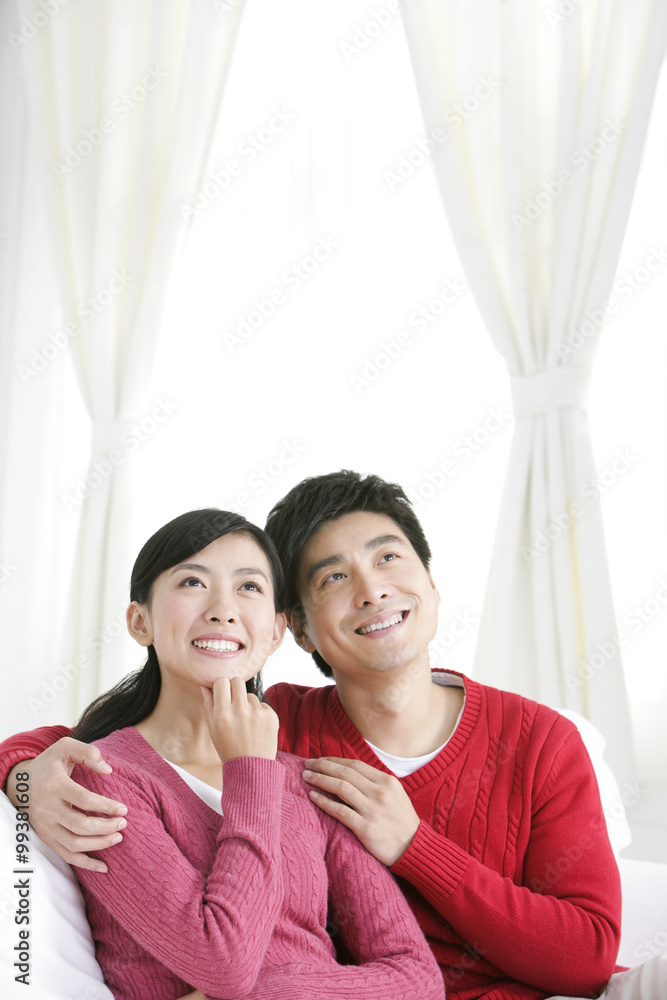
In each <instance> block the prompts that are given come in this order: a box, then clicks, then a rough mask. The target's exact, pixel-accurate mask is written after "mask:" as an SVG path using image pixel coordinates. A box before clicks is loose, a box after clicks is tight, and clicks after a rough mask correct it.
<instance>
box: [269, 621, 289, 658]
mask: <svg viewBox="0 0 667 1000" xmlns="http://www.w3.org/2000/svg"><path fill="white" fill-rule="evenodd" d="M286 628H287V619H286V617H285V615H284V614H283V613H282V611H280V612H279V613H278V614H277V615H276V623H275V625H274V627H273V649H272V652H275V650H276V649H278V647H279V646H280V645H282V641H283V639H284V638H285V629H286Z"/></svg>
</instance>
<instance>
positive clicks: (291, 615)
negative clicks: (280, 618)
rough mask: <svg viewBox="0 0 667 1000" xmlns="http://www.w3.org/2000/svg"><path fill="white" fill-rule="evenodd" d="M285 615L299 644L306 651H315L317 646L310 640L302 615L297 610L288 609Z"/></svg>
mask: <svg viewBox="0 0 667 1000" xmlns="http://www.w3.org/2000/svg"><path fill="white" fill-rule="evenodd" d="M285 615H286V618H287V624H288V625H289V629H290V632H291V633H292V635H293V636H294V638H295V640H296V644H297V646H301V649H304V650H305V651H306V653H314V652H315V647H314V646H313V644H312V642H311V641H310V637H309V635H308V632H307V630H306V623H305V621H304V620H303V618H302V617H301V615H299V614H297V613H296V611H286V612H285Z"/></svg>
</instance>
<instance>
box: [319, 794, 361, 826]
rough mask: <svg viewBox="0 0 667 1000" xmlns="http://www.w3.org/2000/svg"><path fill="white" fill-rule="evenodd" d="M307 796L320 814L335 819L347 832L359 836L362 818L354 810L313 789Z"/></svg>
mask: <svg viewBox="0 0 667 1000" xmlns="http://www.w3.org/2000/svg"><path fill="white" fill-rule="evenodd" d="M308 796H309V798H310V799H311V801H312V802H314V803H315V805H316V806H319V808H320V809H321V810H322V812H325V813H327V815H329V816H332V817H333V818H334V819H337V820H338V821H339V822H340V823H342V824H343V826H346V827H347V828H348V830H352V833H356V835H357V836H359V834H360V833H361V830H362V827H363V825H364V818H363V816H360V815H359V813H358V812H356V810H354V809H351V808H350V807H349V806H347V805H345V803H344V802H337V801H336V800H335V799H330V798H329V796H328V795H322V793H321V792H316V791H315V789H314V788H311V789H310V790H309V792H308Z"/></svg>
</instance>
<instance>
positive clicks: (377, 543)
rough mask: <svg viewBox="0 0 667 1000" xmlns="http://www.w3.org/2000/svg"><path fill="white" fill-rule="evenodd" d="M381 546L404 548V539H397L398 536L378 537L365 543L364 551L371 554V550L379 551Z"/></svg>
mask: <svg viewBox="0 0 667 1000" xmlns="http://www.w3.org/2000/svg"><path fill="white" fill-rule="evenodd" d="M383 545H403V546H405V539H404V538H399V537H398V535H378V537H377V538H371V540H370V542H366V549H367V550H368V551H369V552H371V551H372V550H373V549H381V548H382V546H383Z"/></svg>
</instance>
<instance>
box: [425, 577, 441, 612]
mask: <svg viewBox="0 0 667 1000" xmlns="http://www.w3.org/2000/svg"><path fill="white" fill-rule="evenodd" d="M428 578H429V580H430V581H431V586H432V587H433V589H434V590H435V596H436V599H437V607H440V591H439V590H438V588H437V587H436V585H435V580H434V579H433V577H432V576H431V574H430V573H429V575H428Z"/></svg>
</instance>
